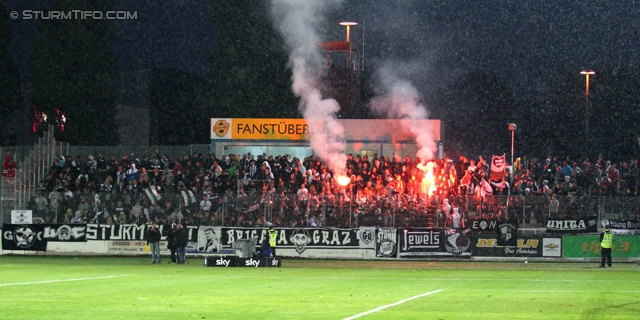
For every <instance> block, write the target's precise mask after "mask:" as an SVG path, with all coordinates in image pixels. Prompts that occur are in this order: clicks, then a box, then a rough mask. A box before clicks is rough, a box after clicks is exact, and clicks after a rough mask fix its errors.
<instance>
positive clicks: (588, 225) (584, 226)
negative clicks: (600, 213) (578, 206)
mask: <svg viewBox="0 0 640 320" xmlns="http://www.w3.org/2000/svg"><path fill="white" fill-rule="evenodd" d="M547 232H548V233H588V232H598V218H597V217H587V218H582V219H547Z"/></svg>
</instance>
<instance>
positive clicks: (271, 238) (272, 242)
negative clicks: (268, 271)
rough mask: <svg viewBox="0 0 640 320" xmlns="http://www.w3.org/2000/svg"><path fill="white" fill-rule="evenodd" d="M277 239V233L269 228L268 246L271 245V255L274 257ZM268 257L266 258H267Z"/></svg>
mask: <svg viewBox="0 0 640 320" xmlns="http://www.w3.org/2000/svg"><path fill="white" fill-rule="evenodd" d="M277 239H278V233H276V231H275V230H273V227H269V245H271V255H272V256H273V257H274V258H275V256H276V240H277ZM268 257H269V256H267V258H268Z"/></svg>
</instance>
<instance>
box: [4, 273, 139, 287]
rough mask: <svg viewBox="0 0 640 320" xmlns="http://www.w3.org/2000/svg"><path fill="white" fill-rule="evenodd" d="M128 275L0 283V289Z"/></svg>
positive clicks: (126, 275)
mask: <svg viewBox="0 0 640 320" xmlns="http://www.w3.org/2000/svg"><path fill="white" fill-rule="evenodd" d="M128 276H129V275H128V274H125V275H121V276H106V277H94V278H75V279H65V280H45V281H34V282H18V283H0V287H8V286H23V285H29V284H45V283H56V282H69V281H87V280H98V279H111V278H120V277H128Z"/></svg>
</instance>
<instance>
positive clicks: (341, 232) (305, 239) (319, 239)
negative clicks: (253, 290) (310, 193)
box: [220, 227, 375, 255]
mask: <svg viewBox="0 0 640 320" xmlns="http://www.w3.org/2000/svg"><path fill="white" fill-rule="evenodd" d="M275 231H276V233H277V235H278V236H277V240H276V248H277V250H278V255H280V253H281V251H280V250H281V249H294V250H295V252H297V254H298V255H302V254H303V253H304V252H305V251H306V250H308V249H360V248H361V243H360V242H361V241H362V240H360V239H359V231H360V229H358V228H331V229H325V228H275ZM265 235H268V230H267V228H226V227H223V228H222V230H221V236H220V240H221V241H220V242H221V243H220V248H222V249H229V248H231V245H232V244H233V242H234V241H236V240H239V239H251V238H257V239H258V243H260V242H261V241H260V239H262V238H263V237H264V236H265ZM372 236H375V235H372ZM373 239H375V238H371V241H373ZM363 242H364V241H363ZM364 246H366V244H364Z"/></svg>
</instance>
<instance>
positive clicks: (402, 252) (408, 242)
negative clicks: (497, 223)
mask: <svg viewBox="0 0 640 320" xmlns="http://www.w3.org/2000/svg"><path fill="white" fill-rule="evenodd" d="M470 232H471V230H469V229H443V230H441V229H418V228H402V229H398V238H399V239H400V241H399V246H398V247H399V249H398V251H399V256H400V257H401V258H413V257H424V256H440V257H469V256H470V255H471V253H470V251H469V248H470V247H471V240H470V239H469V236H468V235H469V233H470Z"/></svg>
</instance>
